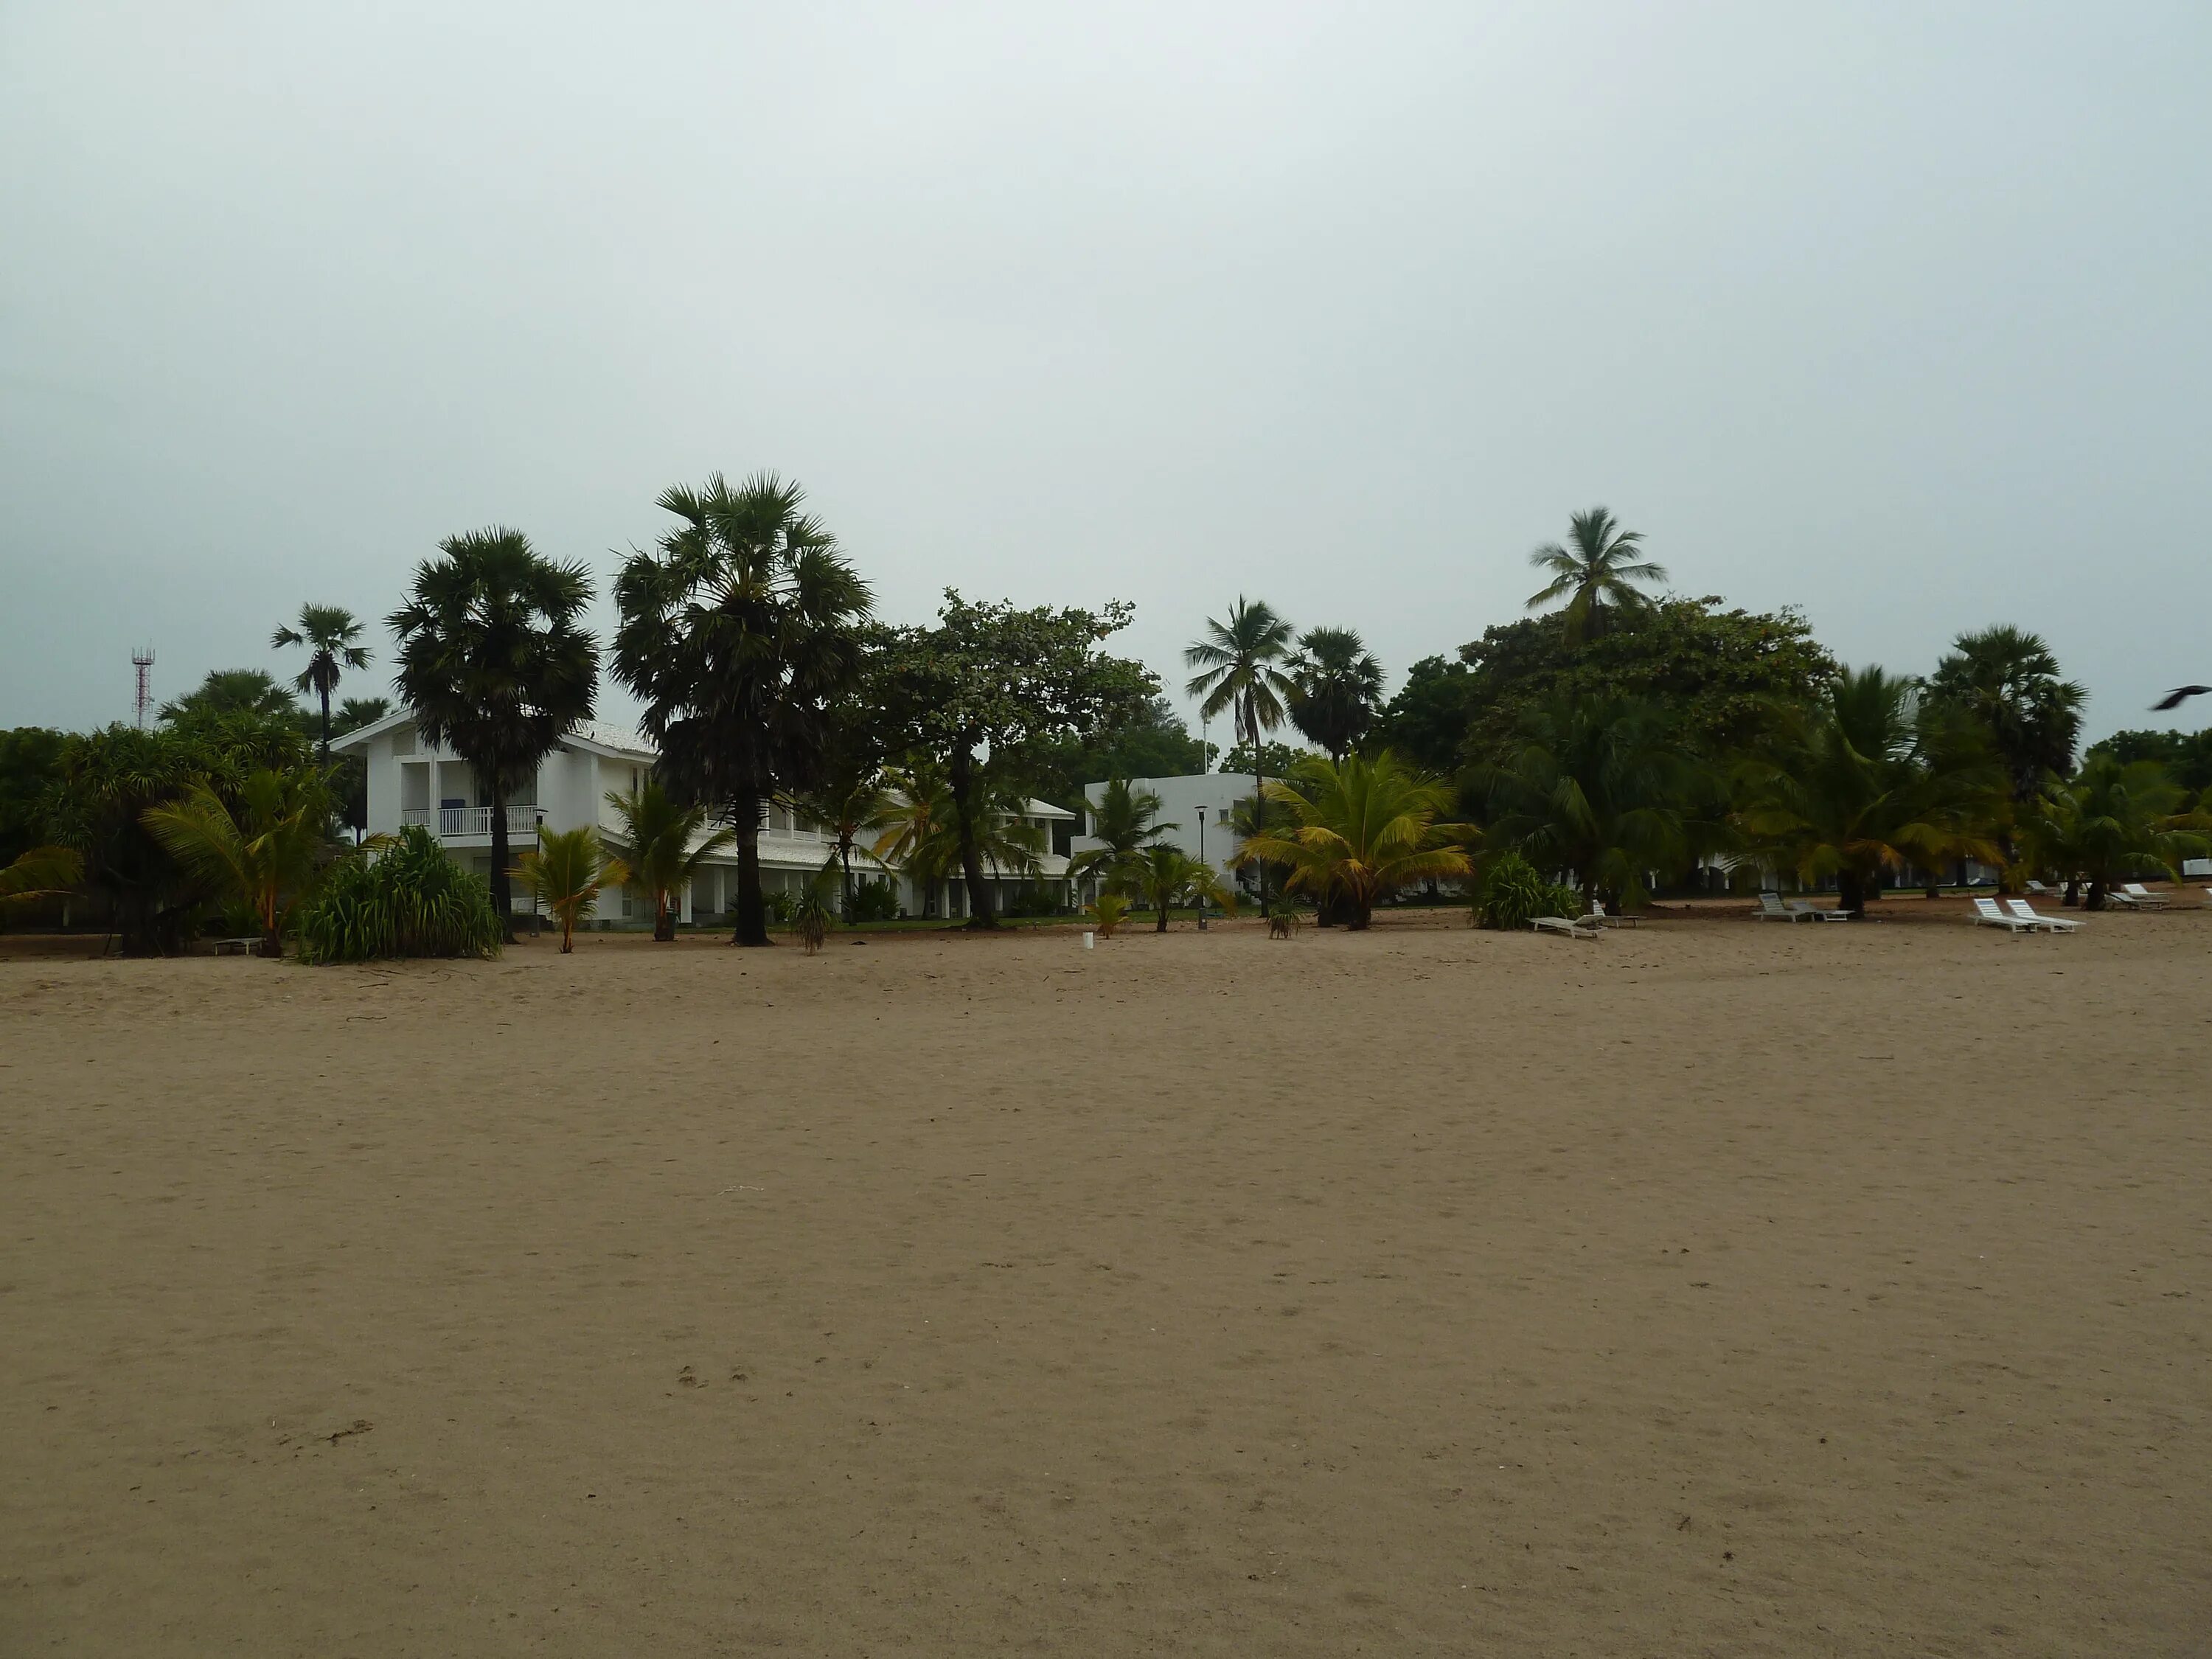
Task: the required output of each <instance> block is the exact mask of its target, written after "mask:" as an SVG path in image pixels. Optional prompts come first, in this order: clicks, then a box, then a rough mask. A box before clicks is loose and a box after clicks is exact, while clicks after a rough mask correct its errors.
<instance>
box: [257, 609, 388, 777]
mask: <svg viewBox="0 0 2212 1659" xmlns="http://www.w3.org/2000/svg"><path fill="white" fill-rule="evenodd" d="M294 645H303V646H306V647H308V656H307V666H306V667H305V668H303V669H301V671H300V677H299V678H297V679H295V680H294V681H293V682H292V684H293V685H294V687H295V688H296V689H297V690H301V691H308V692H313V694H314V695H315V696H316V697H317V698H318V699H319V701H320V702H321V704H322V710H323V720H322V740H321V746H320V749H319V754H320V755H321V757H322V759H323V762H324V763H325V765H327V764H328V763H329V762H330V758H331V693H332V692H333V691H335V690H337V689H338V680H339V678H341V677H342V676H343V674H344V672H345V671H346V670H347V669H349V668H366V667H368V651H367V650H366V649H365V648H363V647H362V644H361V624H360V623H358V622H356V621H355V620H354V614H353V612H352V611H348V610H346V609H345V608H343V606H341V605H301V607H300V625H299V626H298V627H297V628H280V629H277V630H276V632H275V633H274V634H271V635H270V636H269V648H270V650H272V651H282V650H283V649H284V648H285V647H288V646H294Z"/></svg>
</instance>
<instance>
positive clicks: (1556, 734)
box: [1475, 697, 1719, 914]
mask: <svg viewBox="0 0 2212 1659" xmlns="http://www.w3.org/2000/svg"><path fill="white" fill-rule="evenodd" d="M1475 776H1476V782H1477V785H1478V787H1480V789H1481V790H1482V792H1483V794H1484V796H1485V798H1486V800H1487V802H1488V805H1489V811H1490V814H1491V817H1490V823H1489V829H1488V834H1487V837H1486V839H1487V843H1488V845H1489V846H1490V847H1492V848H1494V849H1496V850H1498V851H1504V850H1505V849H1508V848H1512V849H1517V850H1519V851H1520V852H1522V853H1523V854H1526V855H1527V856H1528V859H1529V860H1531V861H1532V862H1533V863H1535V864H1537V865H1539V866H1541V867H1544V868H1546V869H1552V870H1569V871H1572V872H1574V877H1575V879H1576V881H1577V882H1578V883H1579V884H1581V888H1582V892H1583V896H1584V898H1586V899H1588V900H1589V901H1591V902H1597V901H1599V900H1601V899H1603V900H1605V901H1607V902H1613V903H1620V904H1626V905H1630V906H1634V905H1639V904H1642V903H1643V902H1644V900H1645V898H1646V897H1647V896H1648V895H1647V894H1646V891H1645V888H1644V878H1645V876H1646V874H1647V873H1648V872H1653V871H1657V872H1661V873H1662V874H1671V873H1673V872H1676V871H1678V870H1680V869H1681V868H1682V867H1683V866H1686V864H1687V863H1688V862H1689V860H1690V858H1691V856H1692V854H1694V853H1696V852H1699V851H1700V850H1702V849H1704V848H1709V847H1711V846H1713V845H1715V844H1717V842H1718V840H1719V832H1718V827H1717V824H1716V823H1713V822H1712V821H1711V818H1710V817H1709V811H1710V809H1711V807H1713V806H1714V805H1717V799H1716V796H1717V789H1716V786H1715V782H1714V780H1713V779H1712V777H1711V774H1710V773H1709V771H1708V770H1707V769H1705V768H1704V767H1703V766H1701V765H1700V764H1699V762H1698V760H1697V758H1696V757H1694V756H1692V754H1691V753H1690V752H1689V750H1688V749H1687V748H1686V746H1685V745H1684V744H1683V743H1682V741H1681V739H1680V738H1679V737H1678V736H1677V735H1676V733H1675V732H1674V728H1673V727H1672V726H1670V725H1669V724H1668V721H1667V720H1666V718H1665V716H1664V715H1663V714H1662V712H1661V711H1660V710H1659V709H1658V708H1656V707H1655V706H1653V705H1652V704H1650V703H1648V702H1634V701H1630V700H1627V699H1620V698H1598V697H1586V698H1580V699H1569V698H1565V697H1560V698H1557V699H1555V700H1553V701H1552V702H1547V703H1542V704H1539V705H1537V706H1535V707H1534V708H1529V709H1528V710H1526V711H1525V712H1524V713H1523V714H1522V719H1521V724H1520V727H1519V730H1518V732H1516V743H1515V744H1514V746H1513V747H1512V748H1511V749H1510V750H1508V752H1507V754H1506V756H1505V757H1504V759H1503V760H1501V761H1498V762H1497V763H1492V764H1491V765H1488V766H1485V767H1481V768H1479V769H1477V771H1476V775H1475ZM1577 914H1580V912H1579V911H1578V912H1577Z"/></svg>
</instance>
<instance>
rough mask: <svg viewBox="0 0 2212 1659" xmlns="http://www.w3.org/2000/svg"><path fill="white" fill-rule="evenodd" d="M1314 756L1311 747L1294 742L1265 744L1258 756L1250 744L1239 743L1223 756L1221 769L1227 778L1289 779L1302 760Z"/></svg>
mask: <svg viewBox="0 0 2212 1659" xmlns="http://www.w3.org/2000/svg"><path fill="white" fill-rule="evenodd" d="M1312 758H1313V750H1310V749H1301V748H1299V747H1298V746H1297V744H1289V743H1273V742H1270V743H1263V744H1261V745H1260V750H1259V752H1258V754H1256V755H1255V754H1254V753H1253V750H1252V745H1251V744H1249V743H1239V744H1234V745H1232V746H1231V748H1230V750H1229V752H1228V753H1226V754H1225V755H1224V756H1222V757H1221V772H1222V775H1224V776H1227V777H1239V778H1259V779H1265V778H1287V777H1288V776H1290V775H1291V773H1292V772H1293V771H1294V770H1296V769H1297V764H1298V763H1299V762H1300V761H1304V760H1311V759H1312Z"/></svg>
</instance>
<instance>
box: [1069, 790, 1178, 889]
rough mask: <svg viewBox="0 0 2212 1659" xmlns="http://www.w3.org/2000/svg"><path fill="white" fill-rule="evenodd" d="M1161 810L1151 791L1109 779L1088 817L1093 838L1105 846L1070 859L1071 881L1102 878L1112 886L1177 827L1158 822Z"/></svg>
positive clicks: (1156, 797)
mask: <svg viewBox="0 0 2212 1659" xmlns="http://www.w3.org/2000/svg"><path fill="white" fill-rule="evenodd" d="M1160 806H1161V803H1160V798H1159V796H1158V795H1157V794H1155V793H1153V792H1152V790H1150V789H1141V788H1139V787H1137V786H1136V785H1135V784H1133V783H1132V782H1130V781H1129V780H1128V779H1127V778H1109V779H1107V780H1106V787H1104V788H1103V789H1102V790H1100V791H1099V792H1098V801H1097V805H1093V806H1091V807H1090V809H1089V811H1088V813H1087V814H1086V816H1087V817H1089V818H1090V820H1091V839H1092V840H1093V841H1098V842H1104V843H1105V845H1103V847H1094V848H1091V849H1090V850H1089V851H1088V852H1084V853H1079V854H1076V855H1075V857H1074V858H1073V859H1071V860H1069V861H1068V866H1067V876H1068V879H1069V880H1070V881H1076V882H1081V881H1087V880H1089V879H1091V878H1093V877H1099V878H1103V879H1104V880H1105V881H1106V883H1107V884H1109V885H1111V884H1113V883H1114V882H1115V880H1116V879H1117V878H1119V876H1120V875H1121V872H1123V871H1124V870H1125V869H1126V868H1127V866H1129V865H1130V863H1131V862H1132V861H1133V860H1136V859H1137V858H1139V857H1140V856H1142V855H1143V854H1144V853H1145V851H1146V848H1149V847H1151V845H1152V843H1153V842H1157V841H1158V840H1159V838H1160V837H1161V836H1164V835H1165V834H1167V832H1168V831H1169V830H1170V829H1174V828H1175V827H1176V826H1175V825H1174V824H1172V823H1160V822H1159V821H1158V820H1159V815H1160Z"/></svg>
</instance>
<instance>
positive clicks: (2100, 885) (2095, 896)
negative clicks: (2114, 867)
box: [2081, 876, 2105, 910]
mask: <svg viewBox="0 0 2212 1659" xmlns="http://www.w3.org/2000/svg"><path fill="white" fill-rule="evenodd" d="M2081 908H2083V909H2084V910H2101V909H2103V908H2105V878H2103V877H2102V876H2093V877H2092V878H2090V880H2089V896H2088V897H2087V898H2085V899H2083V900H2082V901H2081Z"/></svg>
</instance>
